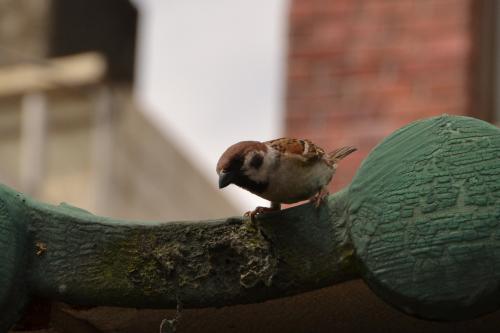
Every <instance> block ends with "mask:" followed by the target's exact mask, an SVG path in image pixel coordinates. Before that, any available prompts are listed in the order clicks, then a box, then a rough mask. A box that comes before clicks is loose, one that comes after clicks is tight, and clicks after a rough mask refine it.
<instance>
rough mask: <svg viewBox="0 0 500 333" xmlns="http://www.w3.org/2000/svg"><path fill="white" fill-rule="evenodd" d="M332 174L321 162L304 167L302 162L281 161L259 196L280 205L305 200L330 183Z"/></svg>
mask: <svg viewBox="0 0 500 333" xmlns="http://www.w3.org/2000/svg"><path fill="white" fill-rule="evenodd" d="M334 172H335V170H334V169H333V168H331V167H330V166H328V165H327V164H326V163H323V162H322V161H318V162H317V163H313V164H309V165H306V164H304V163H303V162H302V161H296V160H290V161H288V160H281V161H280V164H279V166H278V167H277V168H276V170H275V171H274V172H273V173H272V175H271V177H269V184H268V186H267V188H266V190H265V191H264V192H263V193H261V194H259V195H260V196H261V197H263V198H264V199H267V200H269V201H272V202H280V203H295V202H298V201H302V200H307V199H309V198H311V197H312V196H314V195H315V194H316V193H317V192H318V191H319V190H320V189H321V188H322V187H323V186H326V185H327V184H328V183H329V182H330V180H331V179H332V176H333V174H334Z"/></svg>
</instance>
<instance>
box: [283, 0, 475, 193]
mask: <svg viewBox="0 0 500 333" xmlns="http://www.w3.org/2000/svg"><path fill="white" fill-rule="evenodd" d="M472 7H473V0H453V1H450V0H433V1H431V0H421V1H415V0H397V1H396V0H357V1H354V0H335V1H326V0H293V1H292V2H291V9H290V19H289V25H290V27H289V53H288V79H287V85H288V86H287V112H286V129H287V135H289V136H293V137H303V138H309V139H311V140H312V141H313V142H316V143H318V144H320V145H321V146H323V147H324V148H326V149H333V148H335V147H339V146H342V145H355V146H356V147H358V148H359V150H360V151H359V152H357V153H355V154H354V155H352V156H351V157H349V158H347V159H346V160H344V161H343V162H342V163H341V165H340V168H339V170H338V172H337V175H336V177H335V180H334V181H333V183H334V184H333V188H334V189H335V190H338V189H339V188H341V187H343V186H345V185H346V184H348V183H349V181H350V179H351V178H352V176H353V175H354V173H355V171H356V169H357V168H358V166H359V164H360V162H361V161H362V159H363V158H364V157H365V156H366V155H367V154H368V153H369V151H370V150H371V149H372V148H373V147H374V146H375V145H376V144H377V143H378V142H380V140H381V139H382V138H384V137H385V136H387V135H388V134H390V133H391V132H392V131H394V130H396V129H397V128H399V127H401V126H403V125H405V124H407V123H409V122H411V121H413V120H415V119H419V118H424V117H429V116H433V115H439V114H442V113H449V114H468V113H469V112H468V108H469V105H470V98H471V94H470V93H469V91H470V90H471V89H469V88H468V87H469V84H470V80H469V79H470V69H471V67H470V65H471V57H472V54H473V52H472V49H473V43H472V42H473V32H472V30H473V29H472V25H473V14H472V13H473V10H472V9H473V8H472Z"/></svg>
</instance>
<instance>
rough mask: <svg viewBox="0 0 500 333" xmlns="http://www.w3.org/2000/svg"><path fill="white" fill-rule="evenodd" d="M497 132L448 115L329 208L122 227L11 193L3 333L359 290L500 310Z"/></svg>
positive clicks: (439, 306)
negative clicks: (97, 312) (141, 310)
mask: <svg viewBox="0 0 500 333" xmlns="http://www.w3.org/2000/svg"><path fill="white" fill-rule="evenodd" d="M499 162H500V130H499V129H497V128H496V127H494V126H492V125H490V124H488V123H485V122H483V121H480V120H477V119H473V118H467V117H456V116H446V115H445V116H441V117H437V118H432V119H427V120H422V121H418V122H415V123H412V124H410V125H408V126H406V127H404V128H402V129H400V130H399V131H397V132H395V133H394V134H392V135H391V136H389V137H388V138H387V139H385V140H384V141H383V142H382V143H381V144H380V145H379V146H378V147H377V148H375V149H374V150H373V151H372V152H371V153H370V155H369V156H368V157H367V158H366V160H365V161H364V163H363V164H362V166H361V167H360V169H359V170H358V172H357V174H356V176H355V178H354V180H353V182H352V183H351V185H350V186H348V187H347V188H346V189H344V190H343V191H341V192H339V193H336V194H333V195H331V196H330V197H329V198H328V200H327V202H326V204H325V205H322V206H321V207H320V208H319V209H315V208H313V207H311V206H310V205H302V206H299V207H295V208H292V209H288V210H285V211H282V212H276V213H270V214H265V215H263V216H262V217H260V218H259V219H258V220H257V222H256V223H255V224H252V223H250V221H248V220H247V219H243V218H239V217H236V218H227V219H221V220H218V221H192V222H143V221H118V220H114V219H110V218H104V217H99V216H95V215H92V214H90V213H88V212H86V211H83V210H80V209H78V208H75V207H71V206H68V205H65V204H62V205H59V206H52V205H47V204H43V203H39V202H37V201H35V200H32V199H30V198H27V197H25V196H24V195H22V194H19V193H17V192H15V191H13V190H11V189H9V188H7V187H4V186H2V187H0V331H2V332H3V331H6V330H7V329H8V328H9V327H11V326H12V325H13V324H14V323H15V322H16V321H17V320H18V319H19V318H20V317H21V316H22V314H23V311H24V310H25V307H26V305H27V303H28V302H29V300H30V299H31V298H32V297H42V298H47V299H52V300H60V301H64V302H67V303H70V304H79V305H117V306H125V307H148V308H174V307H175V306H176V305H177V303H178V302H182V304H183V305H184V307H205V306H222V305H230V304H240V303H251V302H259V301H263V300H266V299H270V298H276V297H282V296H285V295H291V294H297V293H301V292H304V291H307V290H312V289H315V288H320V287H325V286H328V285H332V284H335V283H340V282H342V281H346V280H349V279H353V278H359V277H361V278H363V279H364V280H365V281H366V283H367V284H368V285H369V286H370V287H371V288H372V289H373V291H374V292H375V293H376V294H377V295H379V296H380V297H381V298H382V299H384V300H385V301H387V302H388V303H390V304H392V305H394V306H395V307H397V308H399V309H400V310H402V311H404V312H406V313H408V314H411V315H416V316H419V317H424V318H429V319H438V320H458V319H464V318H471V317H475V316H478V315H481V314H484V313H487V312H491V311H494V310H496V309H498V307H499V302H498V299H499V298H500V295H499V287H498V285H499V281H500V163H499Z"/></svg>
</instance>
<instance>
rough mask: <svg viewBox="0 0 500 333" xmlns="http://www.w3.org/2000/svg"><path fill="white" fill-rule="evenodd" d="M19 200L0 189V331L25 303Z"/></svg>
mask: <svg viewBox="0 0 500 333" xmlns="http://www.w3.org/2000/svg"><path fill="white" fill-rule="evenodd" d="M6 192H9V193H10V194H11V195H13V196H11V195H7V196H6V195H5V194H6ZM12 199H14V200H12ZM21 201H22V198H21V196H19V195H17V194H14V192H10V191H8V190H7V191H4V190H3V189H0V332H5V331H7V329H8V328H9V327H10V326H11V325H12V324H13V323H15V322H16V320H18V319H19V317H20V316H21V315H22V310H23V309H24V307H25V305H26V303H27V302H28V287H27V285H26V281H25V274H26V268H27V265H26V255H25V252H26V248H25V245H26V232H25V224H24V220H23V217H22V215H20V214H16V208H17V205H16V204H15V203H16V202H21Z"/></svg>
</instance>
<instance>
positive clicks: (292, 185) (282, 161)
mask: <svg viewBox="0 0 500 333" xmlns="http://www.w3.org/2000/svg"><path fill="white" fill-rule="evenodd" d="M355 151H356V148H354V147H351V146H346V147H342V148H339V149H336V150H334V151H332V152H330V153H325V151H324V150H323V149H322V148H321V147H319V146H317V145H315V144H314V143H312V142H311V141H309V140H305V139H291V138H280V139H276V140H271V141H265V142H259V141H241V142H238V143H236V144H234V145H232V146H230V147H229V148H227V149H226V151H225V152H224V153H223V154H222V155H221V157H220V158H219V161H218V162H217V167H216V172H217V174H218V175H219V188H220V189H222V188H224V187H226V186H228V185H230V184H234V185H236V186H239V187H241V188H243V189H245V190H247V191H249V192H251V193H253V194H255V195H258V196H259V197H261V198H264V199H266V200H269V201H270V202H271V207H270V208H268V207H257V208H256V209H255V210H254V211H252V212H247V213H246V214H245V215H249V216H250V217H251V219H252V220H253V218H254V216H255V215H256V214H261V213H263V212H266V211H272V210H279V209H281V204H282V203H285V204H291V203H296V202H299V201H304V200H308V199H309V200H310V201H311V202H313V203H314V205H315V206H316V207H319V206H320V204H321V202H322V201H323V199H324V198H325V197H326V196H327V195H328V190H327V186H328V184H329V183H330V181H331V180H332V177H333V175H334V174H335V170H336V169H337V164H338V162H339V161H340V160H341V159H343V158H344V157H346V156H347V155H349V154H351V153H353V152H355Z"/></svg>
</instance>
